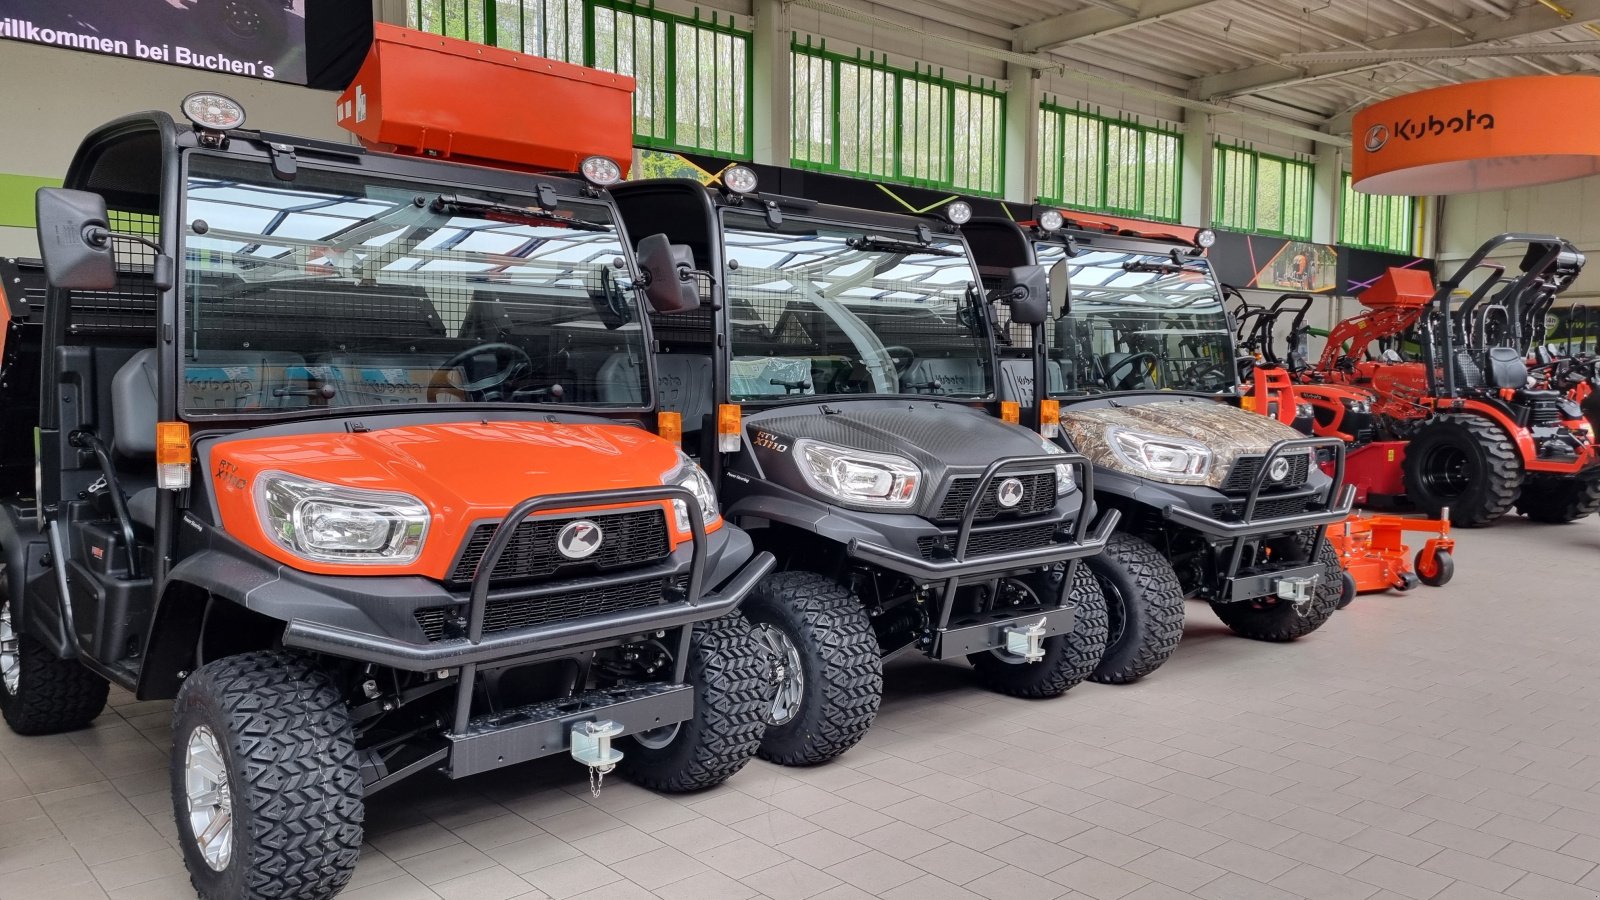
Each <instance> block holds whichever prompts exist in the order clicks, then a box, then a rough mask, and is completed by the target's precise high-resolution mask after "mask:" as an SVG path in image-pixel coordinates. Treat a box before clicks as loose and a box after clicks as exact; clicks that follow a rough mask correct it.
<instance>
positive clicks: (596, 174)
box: [578, 156, 622, 187]
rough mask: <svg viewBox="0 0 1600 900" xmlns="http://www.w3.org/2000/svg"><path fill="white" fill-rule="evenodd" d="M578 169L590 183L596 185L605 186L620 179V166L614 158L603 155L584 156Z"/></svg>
mask: <svg viewBox="0 0 1600 900" xmlns="http://www.w3.org/2000/svg"><path fill="white" fill-rule="evenodd" d="M578 171H580V172H582V173H583V177H584V179H585V180H587V181H588V182H589V183H590V184H592V185H595V186H596V187H606V186H608V185H613V184H616V183H617V182H619V181H621V180H622V167H621V166H619V165H617V163H616V161H615V160H611V159H607V158H606V157H604V156H590V157H586V158H585V159H584V160H583V162H582V163H580V164H579V166H578Z"/></svg>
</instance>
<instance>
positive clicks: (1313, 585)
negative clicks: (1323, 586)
mask: <svg viewBox="0 0 1600 900" xmlns="http://www.w3.org/2000/svg"><path fill="white" fill-rule="evenodd" d="M1321 580H1322V578H1321V576H1318V575H1291V576H1289V577H1287V578H1279V579H1278V596H1279V597H1280V598H1282V599H1284V600H1287V601H1289V602H1290V603H1293V604H1294V605H1295V606H1297V607H1303V606H1305V605H1306V604H1307V603H1310V602H1311V598H1312V596H1313V595H1315V594H1316V592H1317V582H1319V581H1321Z"/></svg>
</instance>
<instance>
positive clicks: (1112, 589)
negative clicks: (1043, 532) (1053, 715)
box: [1079, 532, 1184, 684]
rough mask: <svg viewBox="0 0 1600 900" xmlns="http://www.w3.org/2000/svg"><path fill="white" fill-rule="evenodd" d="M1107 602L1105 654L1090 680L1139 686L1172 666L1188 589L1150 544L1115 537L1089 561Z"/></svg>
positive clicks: (1133, 539)
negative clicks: (1170, 660)
mask: <svg viewBox="0 0 1600 900" xmlns="http://www.w3.org/2000/svg"><path fill="white" fill-rule="evenodd" d="M1084 563H1085V565H1083V566H1080V567H1079V568H1087V569H1088V570H1089V571H1090V572H1092V573H1094V577H1095V580H1097V581H1098V582H1099V583H1100V590H1101V591H1102V592H1103V593H1104V594H1105V597H1106V615H1107V629H1108V635H1107V639H1106V653H1105V656H1104V657H1103V658H1102V659H1101V660H1100V665H1098V666H1096V667H1095V670H1094V674H1092V675H1090V676H1089V678H1090V679H1091V680H1093V681H1098V682H1100V683H1101V684H1129V683H1131V682H1134V681H1138V680H1139V679H1141V678H1143V677H1144V676H1146V675H1149V674H1150V673H1151V672H1154V671H1155V670H1156V669H1159V668H1161V664H1162V663H1164V662H1166V661H1167V658H1168V657H1170V656H1171V655H1172V651H1174V650H1176V649H1177V648H1178V641H1180V640H1182V639H1183V613H1184V610H1183V607H1184V600H1183V598H1184V594H1183V585H1182V584H1180V583H1179V582H1178V573H1177V572H1176V571H1174V570H1173V568H1172V563H1171V562H1170V561H1168V559H1167V558H1166V557H1165V556H1163V555H1162V553H1161V551H1160V550H1157V549H1156V548H1155V547H1154V546H1152V545H1151V544H1150V543H1149V542H1148V541H1145V540H1142V539H1140V538H1137V537H1134V536H1133V535H1131V534H1123V533H1121V532H1117V533H1115V534H1113V535H1111V540H1110V541H1108V542H1107V543H1106V549H1105V550H1104V551H1103V552H1102V553H1100V554H1098V555H1096V556H1091V557H1089V558H1088V559H1086V560H1084Z"/></svg>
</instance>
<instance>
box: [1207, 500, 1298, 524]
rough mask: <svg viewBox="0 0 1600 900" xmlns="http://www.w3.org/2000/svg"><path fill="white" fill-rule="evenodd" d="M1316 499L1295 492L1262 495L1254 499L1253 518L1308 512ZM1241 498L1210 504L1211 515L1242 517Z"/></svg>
mask: <svg viewBox="0 0 1600 900" xmlns="http://www.w3.org/2000/svg"><path fill="white" fill-rule="evenodd" d="M1316 501H1317V498H1316V497H1315V496H1307V495H1305V494H1296V495H1294V496H1292V497H1274V496H1272V495H1270V494H1269V495H1266V496H1263V497H1262V498H1261V499H1260V500H1258V501H1256V511H1255V520H1256V521H1261V520H1263V519H1281V518H1283V517H1284V516H1297V515H1299V514H1300V513H1303V512H1308V511H1309V507H1310V506H1311V505H1312V504H1313V503H1315V502H1316ZM1244 504H1245V501H1243V500H1228V501H1224V502H1221V503H1213V504H1211V515H1212V517H1213V518H1217V519H1224V520H1228V519H1241V518H1243V517H1244Z"/></svg>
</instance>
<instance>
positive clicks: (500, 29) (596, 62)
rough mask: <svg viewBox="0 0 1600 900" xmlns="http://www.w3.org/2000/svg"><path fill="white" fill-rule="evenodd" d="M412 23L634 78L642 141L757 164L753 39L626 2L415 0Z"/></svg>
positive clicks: (721, 22) (720, 17)
mask: <svg viewBox="0 0 1600 900" xmlns="http://www.w3.org/2000/svg"><path fill="white" fill-rule="evenodd" d="M406 20H407V24H408V25H409V26H410V27H412V28H416V29H419V30H422V31H427V32H431V33H433V34H442V35H444V36H446V37H455V38H462V39H465V40H469V41H476V42H478V43H482V44H489V45H491V46H496V47H504V48H506V49H508V50H516V51H518V52H521V53H531V54H534V55H537V56H543V57H546V58H549V59H558V60H561V61H563V62H570V63H576V64H578V65H583V66H588V67H590V68H595V69H603V70H605V71H608V72H617V73H619V74H623V75H629V76H632V77H633V78H634V79H635V80H636V81H637V82H638V87H637V89H636V90H635V91H634V95H633V131H634V143H635V144H636V145H638V146H641V147H649V148H652V149H656V150H675V151H684V152H689V153H715V154H720V155H723V156H728V157H733V158H736V159H749V158H750V156H751V152H752V146H751V144H752V140H753V136H752V134H751V127H750V123H751V120H752V118H753V110H752V107H751V104H752V102H753V97H754V77H755V73H754V72H753V71H752V69H751V66H750V32H749V30H748V29H744V28H741V27H739V26H738V24H737V22H736V20H735V17H733V16H732V15H730V14H726V13H722V14H719V13H716V12H713V13H712V14H711V18H710V19H709V20H705V19H701V18H699V16H698V15H696V16H694V17H689V16H680V15H677V14H675V13H669V12H662V11H661V10H658V9H655V8H654V6H653V5H651V4H648V3H630V2H626V0H407V3H406Z"/></svg>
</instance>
